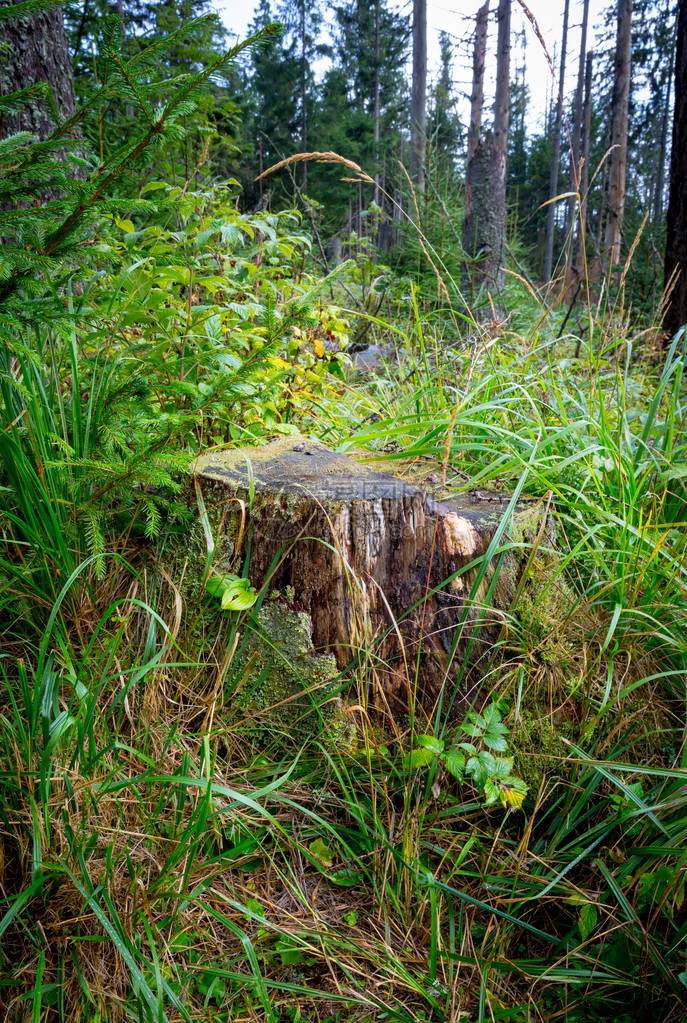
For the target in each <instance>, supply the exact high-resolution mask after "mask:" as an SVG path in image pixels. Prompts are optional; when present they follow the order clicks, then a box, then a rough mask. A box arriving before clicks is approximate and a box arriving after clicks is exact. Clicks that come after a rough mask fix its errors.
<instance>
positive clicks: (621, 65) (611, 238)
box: [604, 0, 632, 270]
mask: <svg viewBox="0 0 687 1023" xmlns="http://www.w3.org/2000/svg"><path fill="white" fill-rule="evenodd" d="M631 43H632V0H618V31H617V36H616V45H615V76H614V81H613V104H612V107H611V117H612V123H611V146H612V151H611V155H610V162H609V172H608V175H609V180H608V210H607V220H606V236H605V239H604V249H605V256H606V260H607V262H608V269H609V270H611V269H612V268H613V266H614V264H615V263H617V262H618V260H619V259H620V243H621V240H622V230H623V215H624V213H625V176H626V171H627V119H628V111H629V106H630V65H631V59H632V47H631Z"/></svg>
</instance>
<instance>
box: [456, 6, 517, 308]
mask: <svg viewBox="0 0 687 1023" xmlns="http://www.w3.org/2000/svg"><path fill="white" fill-rule="evenodd" d="M482 10H483V11H484V8H483V9H482ZM480 15H482V11H480ZM478 17H479V16H478ZM485 17H486V12H485ZM498 24H499V28H498V39H497V45H496V97H495V102H494V132H493V135H492V133H491V132H487V133H486V135H485V136H484V137H481V136H480V135H479V132H478V133H477V144H476V146H475V148H474V151H473V152H472V155H471V157H470V160H469V161H468V166H467V171H466V181H465V220H464V221H463V249H464V250H465V252H466V254H467V255H468V256H469V257H470V258H471V260H472V262H471V263H468V264H466V266H465V268H464V272H463V289H464V291H465V292H466V293H467V294H468V295H469V305H470V306H471V307H472V306H473V303H474V300H475V296H476V294H477V292H478V291H479V290H480V288H481V287H482V286H484V287H485V288H486V290H487V291H488V292H489V293H490V294H491V295H498V293H499V292H501V291H503V288H504V285H505V282H506V278H505V265H504V249H505V241H506V149H507V142H508V113H509V105H510V0H499V13H498ZM479 43H480V38H479V34H478V35H476V38H475V47H476V48H477V46H478V44H479ZM482 63H483V62H482ZM475 66H476V67H478V66H479V61H478V60H477V59H476V60H475ZM474 91H475V90H474V89H473V92H474ZM478 91H479V90H477V92H478ZM478 100H479V97H478Z"/></svg>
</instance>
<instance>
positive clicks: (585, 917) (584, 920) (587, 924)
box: [577, 902, 598, 941]
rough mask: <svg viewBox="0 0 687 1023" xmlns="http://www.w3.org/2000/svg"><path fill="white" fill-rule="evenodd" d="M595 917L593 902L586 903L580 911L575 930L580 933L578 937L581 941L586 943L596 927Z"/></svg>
mask: <svg viewBox="0 0 687 1023" xmlns="http://www.w3.org/2000/svg"><path fill="white" fill-rule="evenodd" d="M597 916H598V914H597V912H596V906H595V905H594V903H593V902H588V903H587V904H586V905H584V906H583V907H582V909H581V910H580V915H579V918H578V921H577V929H578V931H579V932H580V937H581V938H582V940H583V941H586V939H587V938H588V937H589V935H590V934H591V933H592V931H593V930H594V928H595V927H596V921H597Z"/></svg>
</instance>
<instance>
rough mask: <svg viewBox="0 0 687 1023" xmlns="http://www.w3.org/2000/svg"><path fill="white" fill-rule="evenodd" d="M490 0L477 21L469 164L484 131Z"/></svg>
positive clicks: (468, 152)
mask: <svg viewBox="0 0 687 1023" xmlns="http://www.w3.org/2000/svg"><path fill="white" fill-rule="evenodd" d="M488 22H489V0H486V3H485V4H484V6H483V7H480V9H479V10H478V12H477V18H476V21H475V47H474V50H473V54H472V94H471V96H470V127H469V128H468V151H467V162H468V163H469V162H470V160H471V158H472V157H473V156H474V155H475V151H476V149H477V143H478V142H479V136H480V132H481V130H482V107H483V106H484V59H485V54H486V50H487V26H488Z"/></svg>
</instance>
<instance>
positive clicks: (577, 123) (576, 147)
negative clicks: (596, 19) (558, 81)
mask: <svg viewBox="0 0 687 1023" xmlns="http://www.w3.org/2000/svg"><path fill="white" fill-rule="evenodd" d="M588 24H589V0H584V7H583V10H582V32H581V35H580V62H579V65H578V68H577V88H576V90H575V106H574V110H573V118H574V120H573V136H572V163H571V166H570V191H571V192H578V193H579V188H580V181H579V177H580V145H581V141H582V118H583V115H582V96H583V94H584V71H585V61H586V57H587V26H588ZM576 207H577V199H576V198H575V197H574V196H573V198H572V199H570V200H569V202H568V224H569V225H570V230H571V232H572V237H571V239H570V246H569V248H568V259H569V260H570V259H571V258H572V253H573V247H574V246H573V242H574V237H575V230H576V219H577V218H576V214H577V209H576Z"/></svg>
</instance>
